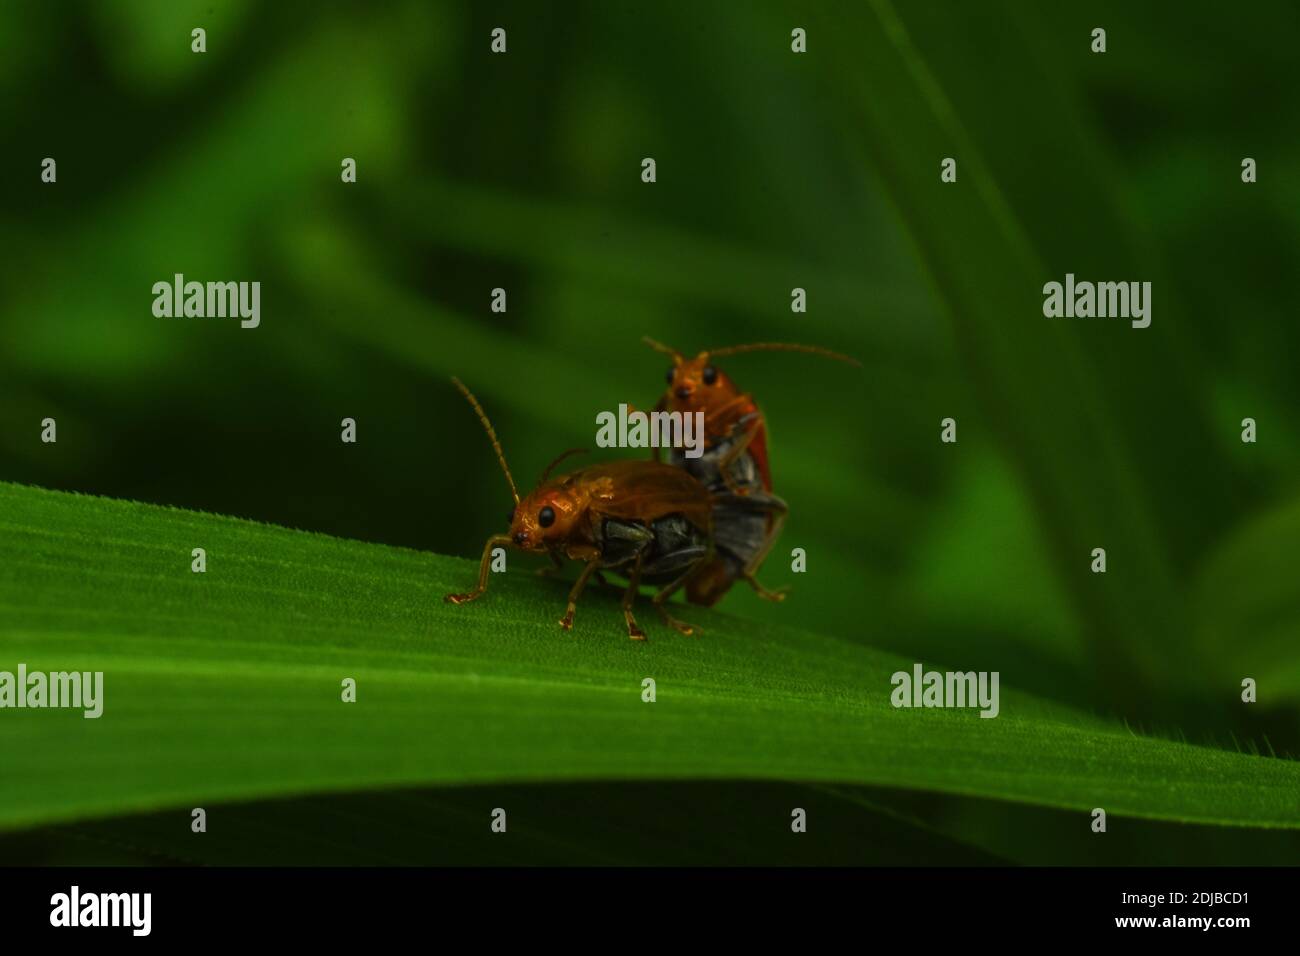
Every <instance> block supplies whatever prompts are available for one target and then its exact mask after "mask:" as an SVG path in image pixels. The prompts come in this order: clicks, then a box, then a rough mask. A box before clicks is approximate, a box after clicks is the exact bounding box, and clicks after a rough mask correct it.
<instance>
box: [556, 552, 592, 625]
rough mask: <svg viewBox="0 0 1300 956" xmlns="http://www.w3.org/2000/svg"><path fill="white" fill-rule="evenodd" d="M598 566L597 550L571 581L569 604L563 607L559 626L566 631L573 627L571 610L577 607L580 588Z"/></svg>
mask: <svg viewBox="0 0 1300 956" xmlns="http://www.w3.org/2000/svg"><path fill="white" fill-rule="evenodd" d="M599 566H600V552H599V551H597V552H596V553H595V554H593V555H592V556H591V558H590V559H589V560H588V561H587V566H586V567H585V568H583V569H582V573H581V574H579V575H578V580H577V581H575V582H574V583H573V590H572V591H570V592H569V604H568V606H567V607H566V608H565V609H564V617H562V618H560V627H562V628H564V629H565V630H566V631H567V630H570V629H572V627H573V612H574V611H575V610H576V609H577V607H578V596H579V595H580V594H582V589H583V588H584V587H586V586H587V579H588V578H589V577H591V576H592V575H593V574H595V573H596V568H598V567H599Z"/></svg>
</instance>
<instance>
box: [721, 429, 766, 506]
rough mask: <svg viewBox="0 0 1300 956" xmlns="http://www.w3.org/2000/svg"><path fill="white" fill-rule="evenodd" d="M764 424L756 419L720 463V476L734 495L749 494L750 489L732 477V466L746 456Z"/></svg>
mask: <svg viewBox="0 0 1300 956" xmlns="http://www.w3.org/2000/svg"><path fill="white" fill-rule="evenodd" d="M762 424H763V420H762V419H761V418H755V419H754V420H753V421H751V422H750V423H749V424H748V425H746V426H745V431H744V433H743V434H742V435H741V437H740V438H738V439H737V440H736V443H735V444H734V445H732V446H731V447H730V448H729V449H727V453H726V454H725V455H723V456H722V458H721V460H720V461H719V462H718V474H719V475H721V476H722V481H723V483H724V484H725V485H726V486H727V490H728V491H729V492H731V493H732V494H733V495H747V494H749V489H748V488H741V487H740V486H739V485H737V484H736V480H735V479H734V478H732V477H731V466H732V465H733V464H734V463H735V461H736V459H737V458H739V457H740V456H741V455H742V454H744V451H745V449H746V448H748V447H749V443H750V442H752V441H753V440H754V436H755V435H757V434H758V429H759V426H760V425H762Z"/></svg>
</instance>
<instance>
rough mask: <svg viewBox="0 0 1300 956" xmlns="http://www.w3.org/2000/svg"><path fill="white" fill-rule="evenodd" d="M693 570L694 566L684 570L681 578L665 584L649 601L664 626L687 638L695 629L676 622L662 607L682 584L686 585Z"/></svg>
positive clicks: (684, 623) (681, 622)
mask: <svg viewBox="0 0 1300 956" xmlns="http://www.w3.org/2000/svg"><path fill="white" fill-rule="evenodd" d="M695 570H696V568H695V565H691V566H690V567H689V568H687V569H686V571H685V573H683V574H682V576H681V577H679V578H678V579H677V580H676V581H673V582H672V583H670V584H665V585H664V586H663V587H662V588H661V589H660V591H659V593H658V594H656V595H655V596H654V598H653V599H652V600H651V603H652V604H653V605H654V608H655V610H656V611H658V612H659V616H660V617H661V618H663V621H664V623H665V624H667V625H668V626H669V627H671V628H674V629H676V630H678V631H680V632H681V633H683V634H686V635H688V636H689V635H691V634H694V633H695V630H696V629H695V628H694V627H692V626H691V625H690V624H687V623H686V622H685V621H679V620H677V618H675V617H673V616H672V615H671V614H669V613H668V609H667V608H665V607H664V602H665V601H667V600H668V599H669V598H670V597H672V596H673V593H674V592H675V591H676V590H677V589H678V588H680V587H681V586H682V585H683V584H685V583H686V579H687V578H689V577H690V576H691V575H692V574H694V573H695Z"/></svg>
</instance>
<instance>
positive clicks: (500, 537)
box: [443, 534, 511, 604]
mask: <svg viewBox="0 0 1300 956" xmlns="http://www.w3.org/2000/svg"><path fill="white" fill-rule="evenodd" d="M510 543H511V541H510V538H509V536H508V535H504V534H494V535H493V536H492V537H490V538H488V539H487V544H485V545H483V560H482V561H480V562H479V566H478V584H477V585H476V586H475V587H474V590H472V591H466V592H465V593H464V594H448V595H447V596H446V598H444V599H443V600H445V601H447V602H449V603H451V604H464V603H465V602H467V601H477V600H478V599H479V598H481V597H482V596H483V592H484V591H486V590H487V579H488V572H489V571H491V569H492V549H493V548H495V547H498V546H500V547H507V546H509V545H510Z"/></svg>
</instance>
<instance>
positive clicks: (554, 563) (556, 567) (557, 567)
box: [537, 551, 564, 578]
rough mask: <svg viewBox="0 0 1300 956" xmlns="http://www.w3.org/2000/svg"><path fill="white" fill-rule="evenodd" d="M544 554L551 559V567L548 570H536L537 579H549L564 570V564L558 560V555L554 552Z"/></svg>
mask: <svg viewBox="0 0 1300 956" xmlns="http://www.w3.org/2000/svg"><path fill="white" fill-rule="evenodd" d="M546 554H547V556H548V557H549V558H550V559H551V566H550V567H549V568H538V569H537V576H538V577H539V578H549V577H551V576H552V575H554V574H556V573H557V572H559V571H562V570H564V562H563V561H561V560H560V556H559V555H558V554H556V553H555V552H554V551H547V552H546Z"/></svg>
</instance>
